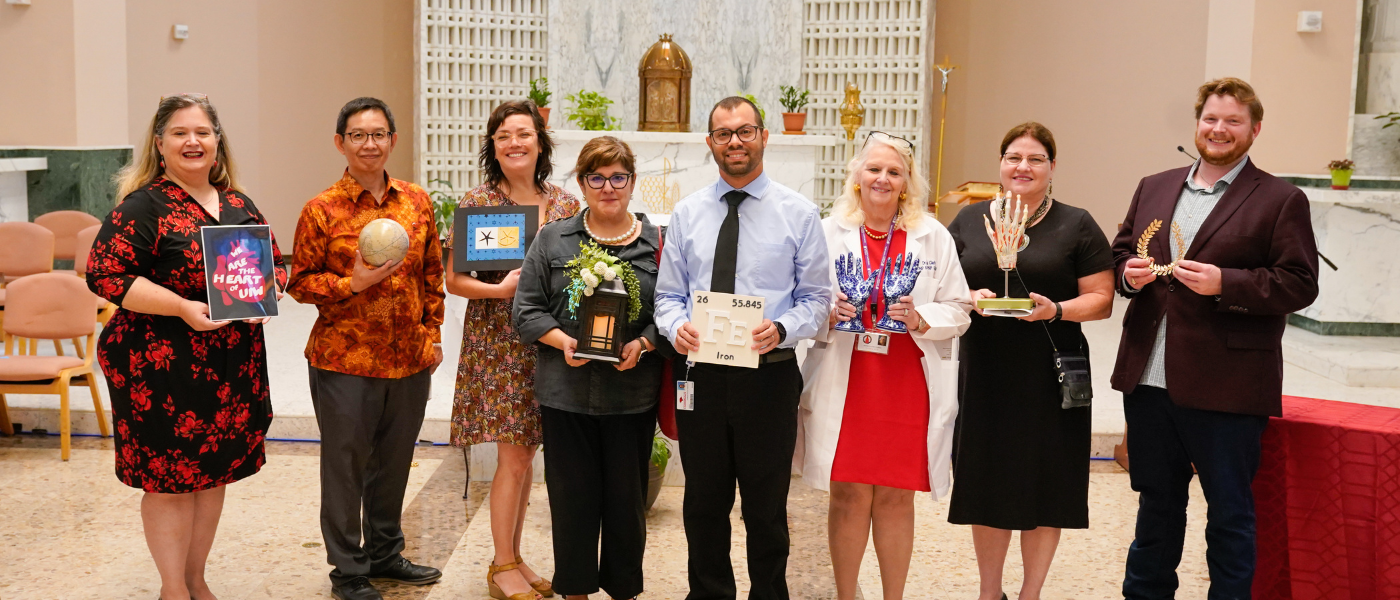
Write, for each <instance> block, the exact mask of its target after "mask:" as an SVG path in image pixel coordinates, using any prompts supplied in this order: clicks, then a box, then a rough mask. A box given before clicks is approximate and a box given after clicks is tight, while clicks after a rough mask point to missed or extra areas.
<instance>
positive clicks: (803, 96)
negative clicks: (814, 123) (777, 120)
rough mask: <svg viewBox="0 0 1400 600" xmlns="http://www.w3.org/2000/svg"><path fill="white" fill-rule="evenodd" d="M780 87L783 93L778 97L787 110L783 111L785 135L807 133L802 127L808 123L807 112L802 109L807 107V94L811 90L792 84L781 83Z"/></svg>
mask: <svg viewBox="0 0 1400 600" xmlns="http://www.w3.org/2000/svg"><path fill="white" fill-rule="evenodd" d="M778 89H779V90H781V91H782V93H783V95H782V97H781V98H779V99H778V102H781V103H782V105H783V108H785V109H787V112H785V113H783V135H805V134H806V133H807V132H805V131H802V127H803V126H804V125H806V124H807V113H806V112H805V111H803V110H802V109H804V108H806V107H807V102H808V100H807V96H808V95H810V94H811V93H812V91H811V90H806V89H802V90H799V89H797V88H796V87H793V86H790V85H780V86H778Z"/></svg>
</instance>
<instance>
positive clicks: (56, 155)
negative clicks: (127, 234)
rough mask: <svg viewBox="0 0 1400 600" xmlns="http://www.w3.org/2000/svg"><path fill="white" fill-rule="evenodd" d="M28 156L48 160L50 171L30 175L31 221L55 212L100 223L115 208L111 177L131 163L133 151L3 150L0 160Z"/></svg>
mask: <svg viewBox="0 0 1400 600" xmlns="http://www.w3.org/2000/svg"><path fill="white" fill-rule="evenodd" d="M27 156H44V157H48V159H49V168H48V169H47V170H44V171H30V172H29V173H28V175H27V186H28V189H29V218H30V219H31V220H32V219H33V218H34V217H36V216H38V215H42V214H44V213H49V212H53V211H56V210H81V211H83V212H86V213H88V214H90V215H93V216H95V217H97V218H99V219H101V218H104V217H106V216H107V213H109V212H111V211H112V207H113V206H116V202H115V198H114V196H115V195H116V193H117V186H116V184H115V183H113V182H112V176H113V175H115V174H116V173H117V171H119V170H121V168H122V167H123V166H125V165H126V163H128V162H130V161H131V148H103V149H93V150H80V149H73V150H67V149H65V150H46V149H34V148H19V149H0V158H16V157H27Z"/></svg>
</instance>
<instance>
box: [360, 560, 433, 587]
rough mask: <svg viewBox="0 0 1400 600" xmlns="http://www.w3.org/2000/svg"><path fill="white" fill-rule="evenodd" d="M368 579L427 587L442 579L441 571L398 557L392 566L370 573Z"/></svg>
mask: <svg viewBox="0 0 1400 600" xmlns="http://www.w3.org/2000/svg"><path fill="white" fill-rule="evenodd" d="M369 578H370V579H378V580H384V579H387V580H390V581H397V582H399V583H406V584H408V585H428V584H430V583H433V582H435V581H437V580H439V579H442V571H439V570H437V569H434V568H432V567H425V566H423V565H415V564H413V563H411V562H409V561H408V559H407V558H404V557H403V556H400V557H399V559H398V560H396V561H394V564H392V565H389V566H388V567H386V568H385V569H384V570H382V571H380V572H378V573H370V575H369Z"/></svg>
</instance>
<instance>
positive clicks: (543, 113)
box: [536, 106, 549, 128]
mask: <svg viewBox="0 0 1400 600" xmlns="http://www.w3.org/2000/svg"><path fill="white" fill-rule="evenodd" d="M536 108H539V109H540V118H541V119H544V126H545V127H546V128H548V127H549V107H548V106H539V107H536Z"/></svg>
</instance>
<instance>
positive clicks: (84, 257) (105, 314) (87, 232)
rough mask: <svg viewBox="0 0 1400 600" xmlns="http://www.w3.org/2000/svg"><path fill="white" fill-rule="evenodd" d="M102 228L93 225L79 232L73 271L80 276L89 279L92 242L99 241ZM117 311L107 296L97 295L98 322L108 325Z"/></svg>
mask: <svg viewBox="0 0 1400 600" xmlns="http://www.w3.org/2000/svg"><path fill="white" fill-rule="evenodd" d="M101 229H102V226H101V225H93V226H92V227H89V228H87V229H84V230H82V231H79V232H78V238H77V239H78V249H77V254H76V255H75V256H74V257H73V272H74V273H77V274H78V277H81V278H83V279H87V265H88V254H91V253H92V244H93V242H95V241H97V232H98V231H100V230H101ZM116 312H117V305H115V304H112V303H111V302H108V301H107V299H106V298H103V297H101V296H98V297H97V322H98V323H101V324H103V325H106V324H107V322H108V321H111V320H112V315H113V314H115V313H116Z"/></svg>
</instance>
